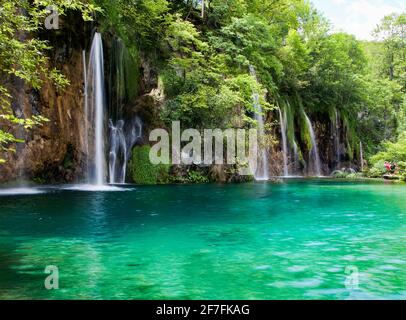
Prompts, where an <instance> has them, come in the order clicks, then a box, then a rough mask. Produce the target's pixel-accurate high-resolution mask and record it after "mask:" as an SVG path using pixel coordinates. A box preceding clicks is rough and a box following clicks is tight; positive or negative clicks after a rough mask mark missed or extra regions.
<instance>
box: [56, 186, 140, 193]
mask: <svg viewBox="0 0 406 320" xmlns="http://www.w3.org/2000/svg"><path fill="white" fill-rule="evenodd" d="M61 189H63V190H71V191H86V192H119V191H132V190H134V189H133V188H122V187H117V186H109V185H92V184H76V185H71V186H64V187H62V188H61Z"/></svg>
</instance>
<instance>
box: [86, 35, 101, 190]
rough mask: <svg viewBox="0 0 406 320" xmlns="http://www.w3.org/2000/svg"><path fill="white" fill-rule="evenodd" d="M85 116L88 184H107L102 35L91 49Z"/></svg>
mask: <svg viewBox="0 0 406 320" xmlns="http://www.w3.org/2000/svg"><path fill="white" fill-rule="evenodd" d="M85 83H86V85H85V87H86V94H85V95H86V99H87V101H86V102H85V114H86V119H87V122H88V124H89V125H87V129H88V131H87V132H88V137H87V143H86V144H87V148H88V172H87V178H88V182H89V183H91V184H95V185H103V184H104V183H105V172H106V170H105V167H106V165H105V153H104V137H105V136H104V131H105V128H104V127H105V122H104V113H105V91H104V61H103V43H102V38H101V35H100V33H97V32H96V33H95V34H94V37H93V42H92V47H91V49H90V57H89V64H88V68H87V74H86V81H85Z"/></svg>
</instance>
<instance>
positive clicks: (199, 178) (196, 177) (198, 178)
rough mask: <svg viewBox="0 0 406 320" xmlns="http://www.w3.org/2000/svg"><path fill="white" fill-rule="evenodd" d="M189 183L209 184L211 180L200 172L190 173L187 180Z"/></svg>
mask: <svg viewBox="0 0 406 320" xmlns="http://www.w3.org/2000/svg"><path fill="white" fill-rule="evenodd" d="M186 180H187V182H188V183H208V182H209V178H207V177H206V176H205V175H204V174H203V173H201V172H200V171H189V172H188V174H187V178H186Z"/></svg>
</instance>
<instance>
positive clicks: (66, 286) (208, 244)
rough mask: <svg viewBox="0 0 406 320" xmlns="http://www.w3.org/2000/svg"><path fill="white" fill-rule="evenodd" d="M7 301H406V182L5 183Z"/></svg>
mask: <svg viewBox="0 0 406 320" xmlns="http://www.w3.org/2000/svg"><path fill="white" fill-rule="evenodd" d="M31 191H33V190H31ZM49 265H53V266H56V267H57V268H58V270H59V289H57V290H47V289H46V288H45V286H44V281H45V278H46V277H47V276H48V274H46V273H45V272H44V270H45V268H46V266H49ZM0 299H406V185H401V184H383V183H374V182H345V181H336V180H335V181H332V180H327V179H326V180H324V179H321V180H306V179H303V180H293V179H292V180H286V181H284V182H283V183H278V184H273V183H249V184H235V185H216V184H209V185H171V186H126V187H123V188H118V187H117V188H112V189H111V190H109V189H107V190H105V191H93V192H92V191H84V190H79V189H75V188H74V187H72V188H67V187H60V188H57V187H45V188H39V189H37V193H35V192H32V194H20V195H17V194H13V192H7V191H5V190H0Z"/></svg>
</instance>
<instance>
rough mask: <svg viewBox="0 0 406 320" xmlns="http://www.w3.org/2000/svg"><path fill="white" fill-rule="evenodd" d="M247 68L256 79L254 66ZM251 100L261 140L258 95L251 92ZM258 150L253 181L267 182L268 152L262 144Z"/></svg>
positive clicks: (261, 129)
mask: <svg viewBox="0 0 406 320" xmlns="http://www.w3.org/2000/svg"><path fill="white" fill-rule="evenodd" d="M249 68H250V74H251V76H252V77H254V78H255V79H257V75H256V72H255V68H254V66H252V65H250V66H249ZM253 99H254V109H255V120H256V121H257V123H258V131H259V136H260V137H262V138H263V137H265V129H264V118H263V115H262V107H261V104H260V103H259V95H258V93H257V92H253ZM259 150H260V152H259V153H260V162H261V165H260V166H258V169H257V171H256V172H255V180H269V169H268V151H267V149H266V147H265V146H264V145H263V143H261V144H260V145H259Z"/></svg>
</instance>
